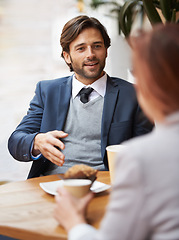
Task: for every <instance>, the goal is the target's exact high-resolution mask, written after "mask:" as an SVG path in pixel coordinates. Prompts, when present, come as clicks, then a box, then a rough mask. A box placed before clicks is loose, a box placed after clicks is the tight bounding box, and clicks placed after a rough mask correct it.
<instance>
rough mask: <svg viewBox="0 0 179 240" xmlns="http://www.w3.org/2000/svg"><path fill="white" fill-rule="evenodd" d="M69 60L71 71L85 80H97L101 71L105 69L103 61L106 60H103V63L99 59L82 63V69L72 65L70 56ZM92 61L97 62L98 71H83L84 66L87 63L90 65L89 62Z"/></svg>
mask: <svg viewBox="0 0 179 240" xmlns="http://www.w3.org/2000/svg"><path fill="white" fill-rule="evenodd" d="M70 59H71V67H72V69H73V71H74V72H75V73H77V74H78V75H80V76H82V77H83V78H86V79H98V78H99V77H100V76H101V73H102V72H103V69H104V67H105V60H106V59H104V60H103V61H100V60H99V59H97V58H94V59H92V60H88V61H86V62H85V63H83V64H82V67H79V66H76V64H74V63H73V60H72V58H71V56H70ZM93 61H97V62H98V65H99V67H98V69H97V70H95V71H90V70H85V64H87V63H88V64H90V62H93Z"/></svg>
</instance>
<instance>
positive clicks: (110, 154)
mask: <svg viewBox="0 0 179 240" xmlns="http://www.w3.org/2000/svg"><path fill="white" fill-rule="evenodd" d="M125 148H126V146H125V145H122V144H118V145H110V146H107V147H106V151H107V158H108V166H109V173H110V179H111V183H113V182H114V177H115V160H116V157H117V154H119V153H120V152H121V151H123V150H124V149H125Z"/></svg>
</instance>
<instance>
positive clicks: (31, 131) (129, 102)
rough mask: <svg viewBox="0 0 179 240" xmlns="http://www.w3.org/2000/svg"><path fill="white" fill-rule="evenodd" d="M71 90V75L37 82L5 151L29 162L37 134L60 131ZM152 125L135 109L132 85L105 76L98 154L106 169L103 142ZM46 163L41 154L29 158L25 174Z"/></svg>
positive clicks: (34, 173) (36, 172)
mask: <svg viewBox="0 0 179 240" xmlns="http://www.w3.org/2000/svg"><path fill="white" fill-rule="evenodd" d="M71 92H72V77H71V76H70V77H65V78H60V79H55V80H50V81H41V82H39V83H38V84H37V88H36V91H35V96H34V98H33V99H32V101H31V103H30V108H29V110H28V113H27V115H26V116H25V117H24V118H23V120H22V121H21V123H20V124H19V126H18V127H17V129H16V130H15V131H14V132H13V133H12V135H11V137H10V139H9V142H8V147H9V151H10V153H11V154H12V156H13V157H14V158H15V159H17V160H19V161H32V158H31V154H30V146H31V144H32V142H33V139H34V137H35V135H36V134H37V133H39V132H48V131H52V130H63V127H64V123H65V120H66V116H67V113H68V107H69V103H70V98H71ZM152 127H153V126H152V124H151V123H150V122H149V121H148V120H147V118H146V117H145V116H144V114H143V113H142V111H141V110H140V108H139V105H138V102H137V99H136V94H135V90H134V87H133V85H132V84H130V83H128V82H126V81H124V80H122V79H119V78H110V77H109V76H108V79H107V88H106V94H105V98H104V107H103V117H102V128H101V156H102V159H103V161H104V165H105V166H106V169H107V168H108V164H107V157H106V151H105V148H106V146H107V145H112V144H119V143H121V142H123V141H125V140H127V139H129V138H132V137H135V136H139V135H142V134H145V133H147V132H149V131H151V129H152ZM48 164H49V161H48V160H47V159H45V158H44V157H42V158H40V159H39V160H35V161H33V165H32V168H31V170H30V173H29V177H37V176H39V175H40V174H41V172H43V171H44V170H45V168H46V167H48Z"/></svg>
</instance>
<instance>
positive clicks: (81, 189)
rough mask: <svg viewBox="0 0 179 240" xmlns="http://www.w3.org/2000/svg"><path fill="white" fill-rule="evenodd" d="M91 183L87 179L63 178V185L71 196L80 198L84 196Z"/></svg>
mask: <svg viewBox="0 0 179 240" xmlns="http://www.w3.org/2000/svg"><path fill="white" fill-rule="evenodd" d="M91 185H92V181H91V180H88V179H65V180H63V187H64V188H65V189H67V191H68V192H70V193H71V194H72V195H73V196H75V197H78V198H81V197H83V196H85V195H86V194H87V193H88V192H89V191H90V187H91Z"/></svg>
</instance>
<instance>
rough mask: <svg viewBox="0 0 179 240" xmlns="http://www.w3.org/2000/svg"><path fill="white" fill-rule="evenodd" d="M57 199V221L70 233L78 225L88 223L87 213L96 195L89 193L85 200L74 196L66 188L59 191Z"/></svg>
mask: <svg viewBox="0 0 179 240" xmlns="http://www.w3.org/2000/svg"><path fill="white" fill-rule="evenodd" d="M57 192H58V195H57V196H56V197H55V199H56V203H57V204H56V207H55V211H54V217H55V219H56V220H57V221H58V222H59V224H61V225H62V226H63V227H64V228H65V229H66V231H67V232H68V231H69V230H70V229H71V228H72V227H74V226H75V225H77V224H81V223H86V220H85V213H86V208H87V205H88V203H89V202H90V201H91V199H92V198H93V196H94V194H93V193H92V192H89V193H88V194H87V195H86V196H84V197H83V198H76V197H74V196H72V195H71V194H70V193H69V192H68V191H67V190H66V189H65V188H59V189H58V191H57Z"/></svg>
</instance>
